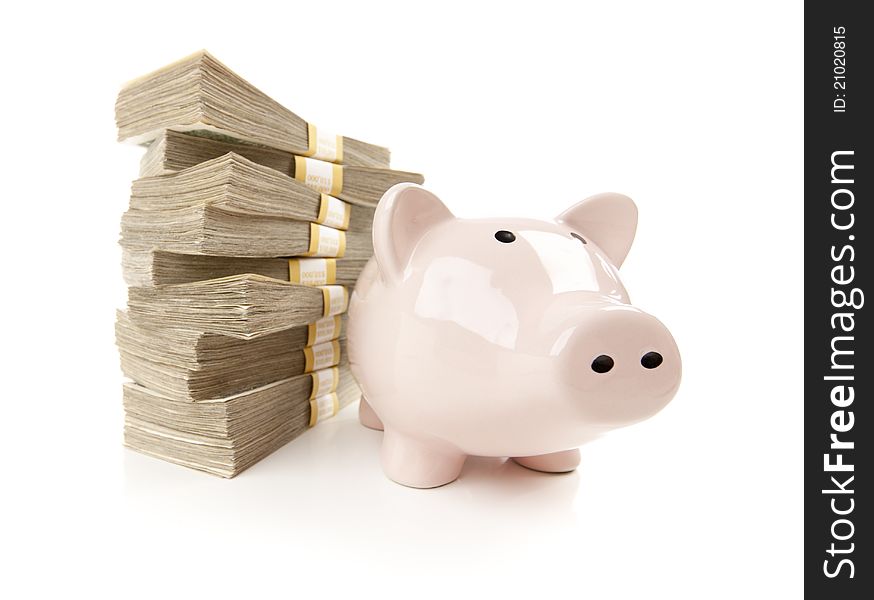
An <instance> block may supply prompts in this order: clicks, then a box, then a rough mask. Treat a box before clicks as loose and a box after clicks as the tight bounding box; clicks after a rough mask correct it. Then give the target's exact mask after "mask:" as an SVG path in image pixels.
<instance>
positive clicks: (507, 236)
mask: <svg viewBox="0 0 874 600" xmlns="http://www.w3.org/2000/svg"><path fill="white" fill-rule="evenodd" d="M495 239H496V240H498V241H499V242H502V243H504V244H509V243H510V242H515V241H516V236H515V235H514V234H513V232H512V231H506V230H504V229H502V230H500V231H498V232H497V233H495Z"/></svg>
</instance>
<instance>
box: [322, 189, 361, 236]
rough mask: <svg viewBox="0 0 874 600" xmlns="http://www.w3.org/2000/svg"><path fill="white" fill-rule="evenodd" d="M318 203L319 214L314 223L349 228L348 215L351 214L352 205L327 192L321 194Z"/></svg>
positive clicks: (335, 227)
mask: <svg viewBox="0 0 874 600" xmlns="http://www.w3.org/2000/svg"><path fill="white" fill-rule="evenodd" d="M321 196H322V197H321V201H320V203H319V216H318V217H316V223H319V224H320V225H326V226H328V227H333V228H334V229H343V230H346V229H349V217H351V216H352V207H351V206H350V205H349V204H347V203H346V202H343V201H342V200H340V199H339V198H334V197H333V196H330V195H328V194H322V195H321Z"/></svg>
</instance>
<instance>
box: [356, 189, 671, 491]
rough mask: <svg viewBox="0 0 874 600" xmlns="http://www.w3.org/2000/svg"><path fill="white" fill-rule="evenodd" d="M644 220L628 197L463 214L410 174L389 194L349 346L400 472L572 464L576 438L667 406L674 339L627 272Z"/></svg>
mask: <svg viewBox="0 0 874 600" xmlns="http://www.w3.org/2000/svg"><path fill="white" fill-rule="evenodd" d="M636 227H637V209H636V207H635V206H634V203H633V202H632V201H631V200H630V199H629V198H627V197H626V196H622V195H619V194H601V195H598V196H593V197H591V198H588V199H586V200H583V201H582V202H580V203H578V204H576V205H574V206H573V207H571V208H570V209H568V210H567V211H565V212H564V213H562V214H561V215H559V217H557V219H556V221H555V222H544V221H536V220H531V219H478V220H462V219H456V218H455V217H454V216H453V215H452V214H451V213H450V212H449V210H448V209H447V208H446V207H445V206H444V205H443V203H442V202H440V200H439V199H438V198H437V197H436V196H434V195H433V194H431V193H430V192H428V191H426V190H424V189H423V188H421V187H419V186H416V185H412V184H406V183H404V184H398V185H396V186H394V187H392V188H391V189H389V190H388V191H387V192H386V193H385V195H384V196H383V198H382V200H381V201H380V203H379V206H378V207H377V210H376V215H375V218H374V224H373V246H374V258H373V259H371V261H370V263H369V264H368V265H367V267H366V268H365V270H364V272H363V273H362V275H361V277H360V279H359V281H358V285H357V287H356V288H355V291H354V292H353V294H352V297H351V301H350V306H349V323H348V330H347V349H348V355H349V362H350V365H351V368H352V372H353V373H354V375H355V377H356V378H357V380H358V382H359V383H360V385H361V389H362V391H363V396H362V399H361V407H360V416H361V421H362V423H364V424H365V425H367V426H369V427H372V428H376V429H383V428H384V430H385V437H384V440H383V447H382V463H383V468H384V470H385V472H386V474H387V475H388V476H389V477H390V478H391V479H393V480H395V481H397V482H398V483H402V484H404V485H408V486H412V487H435V486H438V485H443V484H446V483H449V482H451V481H453V480H454V479H456V478H457V477H458V475H459V473H460V471H461V468H462V466H463V464H464V460H465V458H466V457H467V456H469V455H477V456H508V457H511V458H513V459H514V460H516V462H518V463H520V464H522V465H523V466H526V467H529V468H533V469H537V470H542V471H548V472H564V471H569V470H573V469H574V468H576V466H577V464H578V463H579V451H578V450H577V449H576V448H577V447H578V446H579V445H581V444H583V443H585V442H587V441H589V440H591V439H593V438H595V437H597V436H598V435H600V434H602V433H604V432H605V431H608V430H610V429H614V428H616V427H621V426H624V425H629V424H631V423H634V422H637V421H640V420H643V419H646V418H648V417H651V416H652V415H654V414H655V413H657V412H658V411H659V410H661V409H662V408H663V407H664V406H665V405H666V404H667V403H668V402H670V400H671V398H673V396H674V394H675V393H676V391H677V388H678V386H679V382H680V371H681V364H680V355H679V351H678V350H677V346H676V344H675V343H674V340H673V338H672V337H671V334H670V333H669V332H668V330H667V329H666V328H665V327H664V326H663V325H662V324H661V323H660V322H659V321H658V320H657V319H655V318H654V317H652V316H650V315H648V314H646V313H644V312H642V311H640V310H639V309H637V308H634V307H633V306H631V305H630V301H629V298H628V294H627V292H626V291H625V288H624V287H623V285H622V283H621V281H620V279H619V273H618V267H619V266H620V265H621V264H622V261H623V260H624V259H625V256H626V255H627V253H628V250H629V249H630V247H631V242H632V240H633V238H634V232H635V229H636Z"/></svg>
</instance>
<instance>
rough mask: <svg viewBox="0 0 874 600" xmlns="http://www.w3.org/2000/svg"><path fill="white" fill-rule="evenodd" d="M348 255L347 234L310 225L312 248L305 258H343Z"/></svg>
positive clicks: (315, 224) (314, 224) (329, 228)
mask: <svg viewBox="0 0 874 600" xmlns="http://www.w3.org/2000/svg"><path fill="white" fill-rule="evenodd" d="M344 254H346V232H345V231H340V230H339V229H334V228H332V227H325V226H324V225H319V224H317V223H310V247H309V249H308V250H307V252H306V253H304V254H303V256H328V257H336V258H342V257H343V255H344Z"/></svg>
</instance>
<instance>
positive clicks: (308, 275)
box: [288, 258, 337, 285]
mask: <svg viewBox="0 0 874 600" xmlns="http://www.w3.org/2000/svg"><path fill="white" fill-rule="evenodd" d="M288 280H289V281H290V282H292V283H300V284H303V285H331V284H334V283H337V259H335V258H290V259H288Z"/></svg>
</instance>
